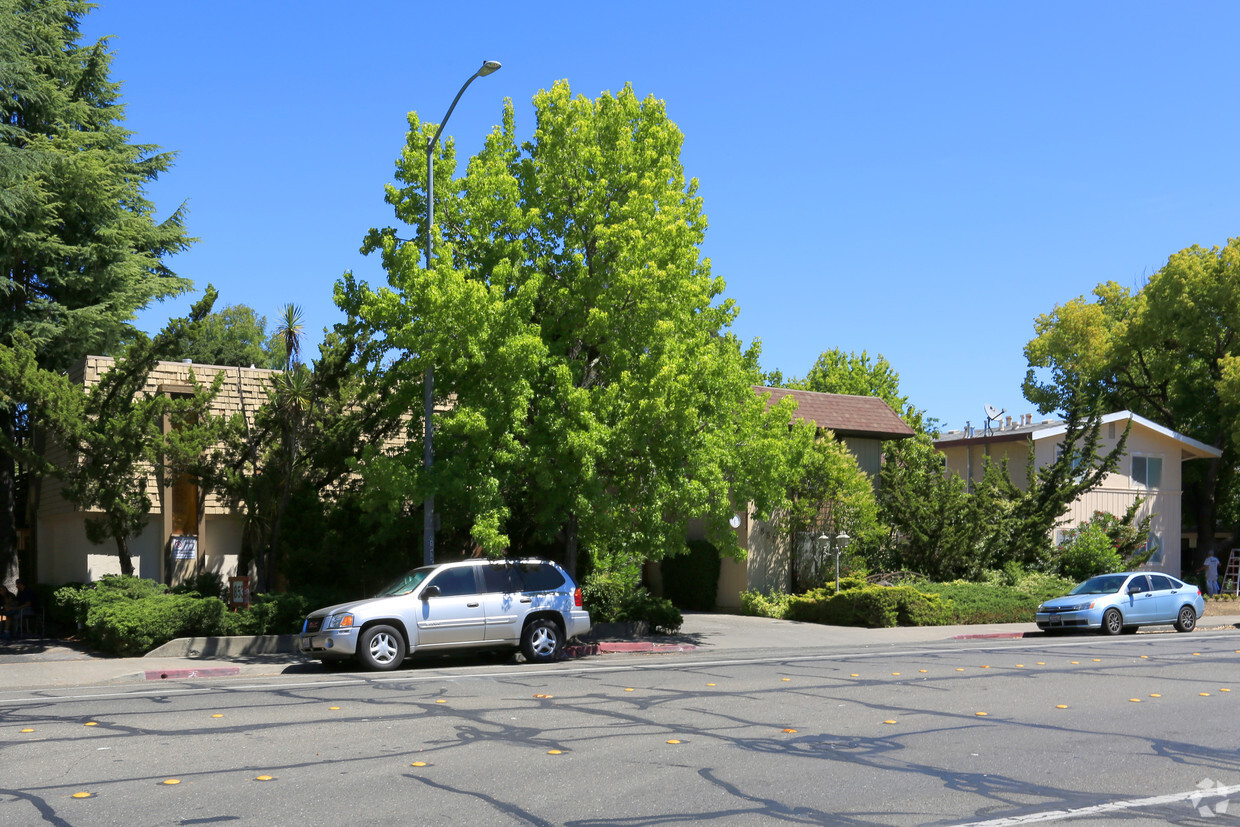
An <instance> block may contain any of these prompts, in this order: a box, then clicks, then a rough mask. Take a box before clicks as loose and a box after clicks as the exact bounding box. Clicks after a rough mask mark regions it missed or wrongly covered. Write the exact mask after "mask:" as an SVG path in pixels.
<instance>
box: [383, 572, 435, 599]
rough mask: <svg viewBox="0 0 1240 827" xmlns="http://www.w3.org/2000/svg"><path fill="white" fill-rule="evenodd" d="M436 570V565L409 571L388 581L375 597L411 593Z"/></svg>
mask: <svg viewBox="0 0 1240 827" xmlns="http://www.w3.org/2000/svg"><path fill="white" fill-rule="evenodd" d="M434 570H435V567H434V566H424V567H422V568H420V569H414V570H413V571H407V572H405V573H404V574H402V575H401V576H400V577H397V578H396V579H395V580H393V581H392V582H391V583H388V584H387V585H386V586H384V587H383V588H381V589H379V591H378V593H376V594H375V597H389V596H392V595H401V594H409V592H411V591H413V590H414V589H416V588H417V587H418V585H419V584H420V583H421V582H422V581H423V580H425V579H426V578H427V577H429V576H430V573H431V572H432V571H434Z"/></svg>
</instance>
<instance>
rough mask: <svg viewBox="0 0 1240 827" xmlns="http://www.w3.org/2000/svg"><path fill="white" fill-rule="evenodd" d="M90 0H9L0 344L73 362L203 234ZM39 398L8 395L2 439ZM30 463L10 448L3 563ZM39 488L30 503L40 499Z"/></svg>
mask: <svg viewBox="0 0 1240 827" xmlns="http://www.w3.org/2000/svg"><path fill="white" fill-rule="evenodd" d="M90 8H91V5H90V4H89V3H87V2H84V1H83V0H0V21H2V22H0V81H2V82H0V160H2V161H3V163H2V164H0V180H2V183H3V184H4V189H3V193H4V195H3V202H4V207H5V208H4V209H0V344H3V345H6V346H9V347H13V346H15V345H16V344H17V343H18V341H19V337H25V339H21V341H26V340H28V341H29V342H30V343H31V345H32V346H33V348H34V353H35V354H36V356H37V364H38V366H39V367H40V368H46V369H49V370H53V371H63V370H66V369H67V368H68V367H69V365H70V364H72V363H73V362H74V361H75V360H77V359H79V358H81V357H82V356H84V355H86V354H87V353H91V352H94V353H106V352H109V350H110V349H113V348H115V347H116V346H117V345H118V344H119V343H121V342H122V341H124V340H127V339H129V338H130V337H131V336H132V334H133V326H132V321H133V317H134V312H135V311H136V310H138V309H139V308H142V307H145V306H146V305H148V304H149V303H150V302H151V301H155V300H160V299H163V298H167V297H169V296H174V295H177V294H180V293H183V292H185V291H186V290H188V289H189V288H190V282H189V281H188V280H187V279H183V278H179V277H177V276H176V275H174V274H173V273H172V271H171V270H169V269H168V267H167V265H166V264H165V261H166V259H167V258H168V257H169V256H170V255H172V254H174V253H176V252H178V251H179V250H182V249H184V248H185V247H186V246H188V245H189V244H190V243H191V242H192V241H193V239H190V238H188V237H187V236H186V234H185V228H184V226H183V218H184V207H183V206H182V207H181V208H178V209H177V210H175V211H174V212H173V213H172V214H171V216H169V217H168V218H166V219H163V220H158V219H157V218H156V216H155V210H154V206H153V205H152V204H151V202H150V201H149V200H147V198H146V195H145V187H146V185H147V183H148V182H150V181H152V180H154V179H155V178H156V177H157V176H158V175H159V174H160V173H163V172H165V171H166V170H167V169H168V168H169V166H170V164H171V160H172V156H171V155H170V154H167V153H162V152H159V151H158V147H155V146H153V145H149V144H139V143H134V142H133V141H132V137H133V136H132V133H130V132H129V131H128V130H126V129H125V128H124V127H123V125H122V123H123V117H124V107H123V105H122V104H121V100H120V84H119V83H118V82H116V81H113V80H112V79H111V78H110V77H109V68H110V63H111V54H110V52H109V51H108V49H107V46H106V40H100V41H98V42H96V43H94V44H90V45H81V44H80V43H79V38H80V35H79V23H80V21H81V18H82V17H83V16H84V15H85V14H86V13H87V11H89V10H90ZM24 404H25V401H24V400H22V399H19V398H9V399H7V400H5V402H4V404H3V405H0V439H2V440H3V441H5V442H6V443H8V444H11V445H23V446H25V447H27V448H31V449H35V448H37V446H35V445H32V444H28V443H29V441H30V434H29V432H28V431H26V430H24V429H25V428H26V427H27V425H28V422H29V420H28V418H27V417H26V416H25V415H24V414H23V413H22V411H21V407H22V406H23V405H24ZM18 475H19V467H18V466H17V465H16V463H15V461H14V458H13V455H12V454H10V453H5V454H3V455H0V568H3V567H4V566H5V565H7V564H8V563H9V562H10V561H11V560H12V559H13V556H14V553H15V547H16V543H15V541H16V527H17V521H16V513H15V512H16V508H17V499H16V491H17V488H18V482H19V480H18ZM37 500H38V497H37V487H35V486H32V487H31V493H30V496H29V497H28V508H29V509H30V510H33V509H34V508H35V507H37Z"/></svg>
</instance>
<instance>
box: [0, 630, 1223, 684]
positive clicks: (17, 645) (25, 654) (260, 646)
mask: <svg viewBox="0 0 1240 827" xmlns="http://www.w3.org/2000/svg"><path fill="white" fill-rule="evenodd" d="M1202 620H1203V622H1202V624H1201V625H1200V626H1199V627H1198V628H1199V630H1201V631H1207V630H1210V629H1219V628H1221V629H1234V628H1236V625H1235V624H1236V621H1237V620H1240V617H1217V618H1215V617H1206V618H1203V619H1202ZM1162 628H1163V627H1155V629H1154V630H1151V631H1153V632H1158V631H1159V630H1161V629H1162ZM1025 636H1036V637H1039V638H1040V637H1043V633H1042V632H1040V631H1038V628H1037V626H1035V625H1034V624H1032V623H1011V624H988V625H976V626H923V627H900V628H895V629H860V628H855V627H851V626H822V625H819V624H815V623H797V622H794V621H790V620H772V619H770V618H761V617H742V616H740V615H728V614H699V613H686V614H685V615H684V625H683V626H682V627H681V631H680V633H679V634H677V635H672V636H655V637H651V638H645V639H640V640H636V639H617V638H604V639H599V640H591V641H587V642H586V643H584V644H582V645H574V646H573V647H569V649H568V650H566V654H567V655H568V656H570V657H587V656H594V655H602V656H607V655H614V654H619V653H632V652H642V653H658V652H685V651H699V652H700V651H708V652H719V653H720V654H721V655H725V654H726V655H734V654H737V653H740V652H744V651H748V652H752V653H754V654H758V653H761V652H763V651H767V652H769V651H770V650H772V649H775V648H778V649H781V650H782V649H798V648H805V649H823V648H833V647H847V648H855V647H866V646H890V645H901V644H917V643H931V642H941V641H947V640H961V641H965V640H979V639H996V640H1001V639H1013V638H1020V637H1025ZM295 640H296V639H295V636H293V635H280V636H269V637H258V638H255V637H235V638H181V639H179V640H174V641H171V642H170V643H168V644H165V645H164V646H161V647H160V648H159V649H157V650H155V651H154V652H151V653H150V654H148V655H147V656H146V657H141V658H114V657H109V656H102V655H97V654H94V653H91V652H89V651H86V650H83V649H82V648H80V647H78V646H76V645H74V644H71V643H66V642H64V641H56V640H50V639H49V640H19V641H4V642H0V692H3V691H7V690H16V689H23V690H28V689H35V688H44V689H45V688H58V687H69V686H99V685H106V684H124V683H141V682H151V683H154V682H159V681H164V680H177V681H183V680H197V679H200V678H216V677H237V676H255V677H259V676H264V675H280V674H296V673H304V674H307V675H311V674H322V671H323V667H322V666H321V665H320V664H319V663H318V662H317V661H308V660H306V659H305V658H303V657H302V656H301V655H300V654H299V653H297V652H296V642H295Z"/></svg>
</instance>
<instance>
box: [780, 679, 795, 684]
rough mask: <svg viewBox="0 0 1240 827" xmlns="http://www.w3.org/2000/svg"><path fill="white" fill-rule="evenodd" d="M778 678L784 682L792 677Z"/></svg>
mask: <svg viewBox="0 0 1240 827" xmlns="http://www.w3.org/2000/svg"><path fill="white" fill-rule="evenodd" d="M780 680H781V681H784V682H785V683H786V682H788V681H790V680H792V678H780Z"/></svg>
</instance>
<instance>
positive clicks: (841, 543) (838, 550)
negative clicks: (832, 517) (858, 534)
mask: <svg viewBox="0 0 1240 827" xmlns="http://www.w3.org/2000/svg"><path fill="white" fill-rule="evenodd" d="M850 539H852V538H851V537H849V536H848V535H847V534H845V533H844V532H842V531H841V532H840V533H839V534H837V535H835V542H834V543H833V545H834V546H835V593H836V594H839V593H840V555H841V554H843V553H844V549H845V548H847V547H848V541H849V540H850Z"/></svg>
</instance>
